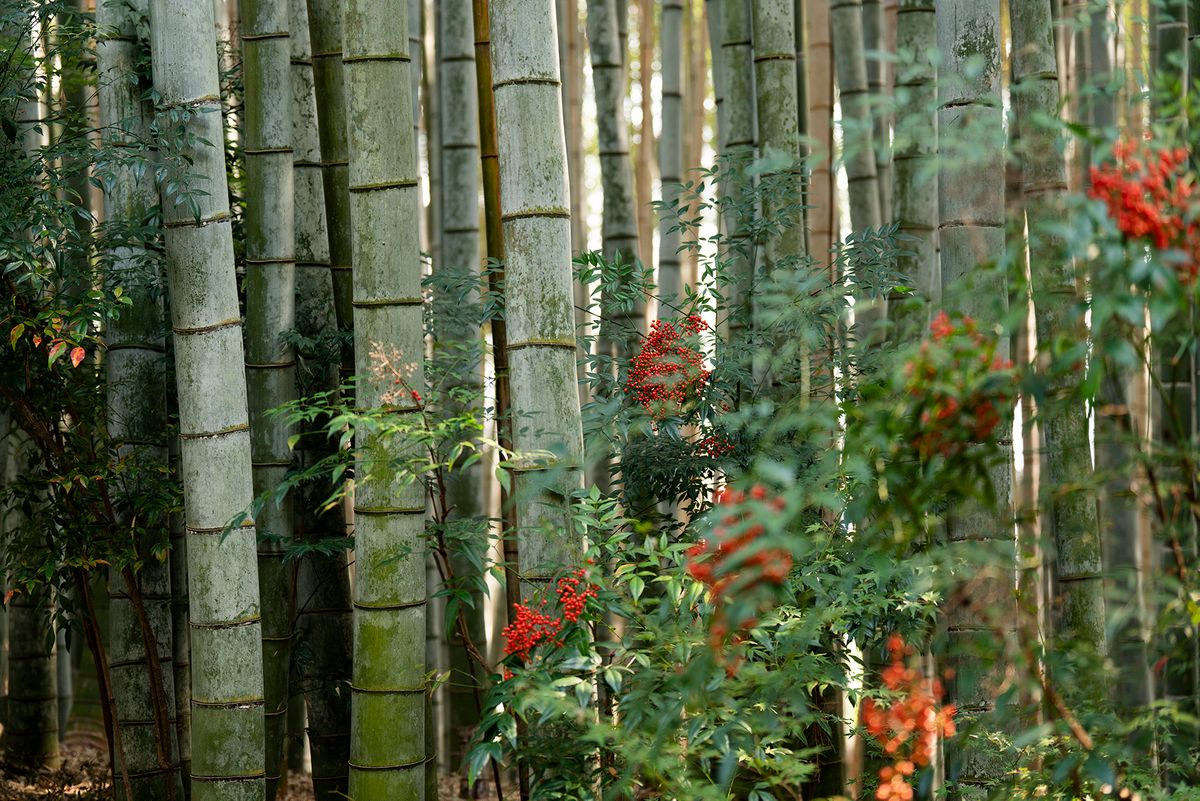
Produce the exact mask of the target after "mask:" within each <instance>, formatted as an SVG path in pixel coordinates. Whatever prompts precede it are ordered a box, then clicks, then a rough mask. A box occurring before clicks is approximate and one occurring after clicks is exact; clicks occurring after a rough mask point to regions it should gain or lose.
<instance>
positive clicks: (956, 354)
mask: <svg viewBox="0 0 1200 801" xmlns="http://www.w3.org/2000/svg"><path fill="white" fill-rule="evenodd" d="M929 329H930V332H931V333H932V338H931V339H927V340H926V341H925V342H923V343H921V349H920V350H919V351H918V353H917V356H916V357H915V358H914V359H913V360H912V361H910V362H909V363H908V364H906V365H905V370H904V375H905V390H906V392H907V394H908V396H909V399H910V402H911V404H912V407H913V408H912V410H911V418H912V419H914V420H916V421H918V422H919V428H920V430H919V432H918V433H917V434H916V435H915V436H914V438H913V444H914V445H915V447H916V450H917V453H918V454H919V455H920V457H921V458H922V459H929V458H931V457H932V456H934V455H935V454H940V455H942V456H944V457H951V456H955V455H957V454H959V453H961V452H962V451H963V450H964V449H965V448H966V446H967V445H968V444H970V443H972V442H988V441H990V440H991V438H992V437H993V435H994V434H995V432H996V429H997V428H998V427H999V425H1000V421H1001V419H1002V413H1005V412H1004V409H1005V407H1006V406H1007V404H1008V403H1009V402H1011V400H1012V398H1013V380H1012V376H1011V375H1008V374H1007V373H1008V371H1010V370H1011V369H1012V362H1010V361H1009V360H1007V359H1005V358H1003V357H1002V356H1000V355H998V354H997V353H996V350H997V340H996V339H995V338H994V337H987V336H984V334H983V332H981V331H980V330H979V326H978V325H977V324H976V323H975V321H974V320H972V319H971V318H970V317H962V318H961V319H959V320H953V319H951V317H950V316H949V315H948V314H946V312H944V311H943V312H939V313H938V315H937V317H935V318H934V320H933V322H932V323H931V324H930V326H929Z"/></svg>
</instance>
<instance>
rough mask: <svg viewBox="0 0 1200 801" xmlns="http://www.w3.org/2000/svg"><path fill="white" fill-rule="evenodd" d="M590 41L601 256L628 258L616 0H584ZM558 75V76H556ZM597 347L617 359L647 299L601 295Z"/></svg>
mask: <svg viewBox="0 0 1200 801" xmlns="http://www.w3.org/2000/svg"><path fill="white" fill-rule="evenodd" d="M587 9H588V15H587V33H588V47H589V50H590V52H591V65H592V82H593V86H594V88H595V91H594V93H593V94H594V98H595V103H596V123H597V126H598V129H599V141H600V175H601V184H602V186H603V191H604V214H603V218H602V220H603V225H602V228H603V231H602V235H601V242H602V250H603V252H604V257H605V258H606V259H609V260H617V259H620V260H621V261H623V262H625V263H626V264H631V263H633V262H634V261H635V260H637V259H638V258H639V255H638V254H639V250H638V222H637V209H636V201H635V187H634V183H633V171H632V165H631V163H630V158H629V125H628V121H627V119H626V117H625V81H626V72H625V66H624V63H625V62H624V60H623V54H624V51H623V50H622V49H621V40H620V37H619V36H618V20H617V17H618V14H617V3H616V0H588V4H587ZM556 80H557V79H556ZM600 305H601V309H602V314H603V317H602V318H601V321H600V349H601V352H603V353H607V354H608V355H611V356H614V357H616V358H617V359H618V362H621V361H622V360H623V359H624V357H625V356H627V355H628V353H629V348H630V346H631V343H632V342H633V341H634V339H635V338H636V336H637V335H638V334H640V333H644V331H645V313H646V308H645V303H644V302H636V303H633V304H630V305H629V306H628V308H627V309H621V308H613V306H614V304H613V303H612V301H611V299H610V298H608V297H606V296H604V295H602V297H601V299H600Z"/></svg>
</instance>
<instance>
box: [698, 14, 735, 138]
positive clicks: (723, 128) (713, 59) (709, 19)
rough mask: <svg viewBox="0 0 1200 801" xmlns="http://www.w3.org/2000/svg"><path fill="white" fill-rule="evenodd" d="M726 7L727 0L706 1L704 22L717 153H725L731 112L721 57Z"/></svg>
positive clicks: (723, 43) (723, 45) (723, 44)
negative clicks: (723, 14)
mask: <svg viewBox="0 0 1200 801" xmlns="http://www.w3.org/2000/svg"><path fill="white" fill-rule="evenodd" d="M724 6H725V0H704V22H705V25H706V26H707V28H708V50H709V62H710V63H711V65H712V83H713V108H714V110H715V111H716V115H717V130H716V150H717V153H724V152H725V146H726V141H727V139H728V136H729V135H728V133H727V129H728V127H729V111H728V108H727V107H726V105H725V67H724V66H723V61H722V55H721V54H722V51H723V50H724V48H725V23H724V19H723V16H722V9H723V8H724Z"/></svg>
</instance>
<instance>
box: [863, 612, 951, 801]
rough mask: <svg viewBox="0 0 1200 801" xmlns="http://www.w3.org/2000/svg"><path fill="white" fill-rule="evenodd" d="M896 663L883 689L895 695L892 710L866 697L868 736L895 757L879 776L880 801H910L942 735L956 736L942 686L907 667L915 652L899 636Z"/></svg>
mask: <svg viewBox="0 0 1200 801" xmlns="http://www.w3.org/2000/svg"><path fill="white" fill-rule="evenodd" d="M888 651H889V652H890V653H891V657H892V661H891V664H889V665H888V666H887V667H886V668H884V670H883V673H882V675H881V678H882V679H883V684H884V686H885V687H887V688H888V689H889V690H891V691H892V692H893V693H895V694H896V696H897V697H896V700H895V701H893V702H892V703H891V704H890V705H889V706H886V707H885V706H883V705H881V704H877V703H876V702H875V700H874V699H872V698H867V699H866V700H864V701H863V705H862V719H863V724H864V725H865V726H866V729H867V732H868V733H869V734H870V735H871V736H872V737H874V738H875V739H876V740H878V741H879V744H880V745H882V746H883V750H884V752H885V753H886V754H887V755H888V756H890V757H892V758H893V760H894V762H893V763H892V764H891V765H888V766H886V767H883V768H881V769H880V771H879V779H880V783H879V788H878V789H877V790H876V791H875V797H876V798H877V799H879V801H911V799H912V797H913V788H912V785H911V784H910V783H909V777H910V776H912V775H913V773H914V772H915V771H916V769H917V768H920V767H925V766H926V765H928V764H929V762H930V760H932V758H933V753H934V751H933V749H934V747H935V746H936V745H937V738H938V735H939V734H940V735H942V736H943V737H953V736H954V711H955V710H954V706H953V705H942V704H941V702H940V699H941V697H942V685H941V682H940V681H938V680H937V679H936V678H934V679H933V680H932V681H929V680H927V679H926V678H925V676H923V675H922V674H921V673H920V672H918V671H917V670H915V669H913V668H911V667H909V666H908V664H907V659H908V657H910V656H911V655H912V653H913V649H912V648H911V647H910V646H908V645H907V644H905V642H904V640H903V639H901V637H900V636H899V635H895V634H893V635H892V636H891V637H890V638H889V639H888Z"/></svg>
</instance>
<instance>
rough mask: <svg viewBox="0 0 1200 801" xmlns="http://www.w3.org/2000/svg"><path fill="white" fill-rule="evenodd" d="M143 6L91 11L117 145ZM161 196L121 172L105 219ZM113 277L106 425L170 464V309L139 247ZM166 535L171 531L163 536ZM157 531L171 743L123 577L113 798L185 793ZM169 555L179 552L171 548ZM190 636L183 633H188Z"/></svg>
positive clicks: (116, 584) (143, 117) (129, 215)
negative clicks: (119, 757)
mask: <svg viewBox="0 0 1200 801" xmlns="http://www.w3.org/2000/svg"><path fill="white" fill-rule="evenodd" d="M145 12H146V6H145V4H144V2H143V4H132V5H131V4H121V5H118V4H102V5H101V7H98V8H97V10H96V14H97V19H96V23H97V25H98V26H100V31H101V34H100V41H98V43H97V59H98V68H100V73H101V77H100V103H101V115H102V124H103V127H104V131H106V135H107V137H110V138H112V139H113V144H131V145H137V144H142V143H144V141H146V140H148V139H149V131H150V120H151V114H152V110H151V109H150V108H149V104H148V103H146V102H145V100H144V97H143V90H142V88H140V86H139V85H138V84H136V83H132V82H131V80H130V76H131V74H133V72H134V68H136V66H134V65H136V62H137V59H138V56H139V49H140V46H139V43H138V38H137V29H136V26H137V23H138V17H139V16H140V14H144V13H145ZM157 203H158V197H157V192H156V189H155V186H154V179H152V173H150V171H149V170H148V171H146V173H145V174H144V175H143V176H140V177H139V176H138V175H136V174H134V173H133V170H125V171H121V173H120V174H118V175H116V176H115V177H114V180H113V181H112V182H110V183H109V185H108V191H107V192H106V195H104V217H106V218H107V219H108V221H110V222H124V223H127V224H137V223H138V221H140V219H144V218H145V217H146V215H148V213H149V212H150V211H152V210H154V207H155V205H156V204H157ZM112 257H113V266H112V272H113V277H114V279H115V281H116V283H118V284H119V285H121V287H122V288H124V289H125V295H126V297H128V299H130V300H131V301H132V305H131V306H130V307H127V308H126V309H125V311H124V312H122V313H121V315H120V317H119V318H118V319H115V320H113V321H110V323H109V325H108V329H107V332H106V333H107V350H106V353H107V354H108V359H107V360H106V367H107V372H108V430H109V434H110V435H112V436H114V438H115V439H116V440H118V441H119V442H121V450H122V451H124V452H125V453H127V454H128V456H130V457H131V458H136V459H138V460H139V462H140V463H142V464H143V465H144V466H150V465H155V464H157V465H162V466H167V464H168V452H167V439H166V424H167V357H166V341H164V327H166V325H164V324H166V319H164V317H166V315H164V309H163V305H162V300H161V296H160V294H158V291H157V287H156V283H157V281H156V278H157V277H156V276H148V275H143V272H142V271H144V267H143V266H142V265H143V264H144V261H143V260H144V259H145V252H144V251H143V249H140V248H121V249H119V251H116V252H114V253H113V254H112ZM168 536H169V535H168ZM152 540H154V538H152V537H150V536H148V537H146V540H145V541H144V542H140V543H138V547H139V549H142V550H143V555H144V556H145V559H144V561H143V567H142V570H140V571H139V572H138V583H139V590H140V596H142V603H143V604H144V606H145V608H146V612H148V618H149V621H150V624H151V626H152V628H154V634H155V642H156V644H157V648H158V662H160V666H161V668H162V673H163V681H162V685H163V689H164V694H166V695H167V699H168V704H169V706H170V709H169V710H168V718H169V723H170V725H172V727H173V730H172V731H170V735H172V736H170V740H169V742H167V743H158V745H160V746H161V747H163V749H164V752H166V753H167V754H168V755H169V765H168V767H166V769H164V767H163V766H162V765H161V764H160V761H161V760H160V754H158V748H157V747H156V739H157V735H158V733H157V731H156V727H155V715H154V710H155V706H156V704H155V695H154V692H152V687H151V682H150V673H149V670H150V666H149V664H148V661H146V655H145V650H144V644H143V642H142V631H140V626H139V621H138V618H137V613H136V610H134V608H133V604H132V598H131V597H130V594H128V590H127V589H126V588H125V584H124V583H122V582H121V580H120V579H119V578H118V577H115V576H114V577H113V580H112V583H110V585H109V591H110V602H109V626H110V632H112V636H110V640H109V652H108V656H109V671H110V676H112V682H113V694H114V698H115V700H116V711H118V725H120V727H121V740H122V745H124V749H125V760H126V766H127V770H128V776H130V778H131V781H132V784H131V785H130V787H125V785H124V783H122V781H121V779H122V778H124V773H121V775H119V776H118V788H116V793H118V797H128V799H148V800H150V799H167V797H169V796H172V795H174V797H180V799H181V797H182V789H184V787H182V782H181V776H180V765H179V761H178V755H179V747H178V725H176V704H175V692H174V691H175V681H174V664H173V660H174V645H173V642H174V636H173V622H172V607H170V604H172V586H170V565H169V562H168V561H160V560H157V559H154V558H152V556H150V555H149V547H150V546H151V544H152ZM172 558H174V559H182V556H180V555H178V554H175V555H173V556H172ZM185 636H186V631H185Z"/></svg>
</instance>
